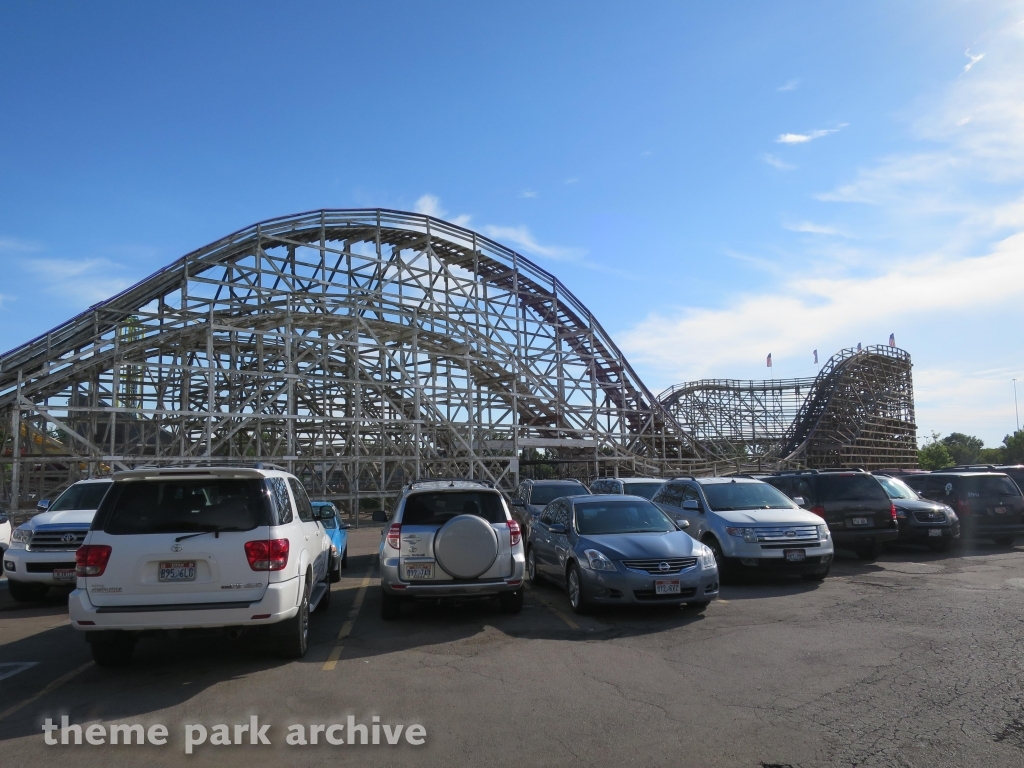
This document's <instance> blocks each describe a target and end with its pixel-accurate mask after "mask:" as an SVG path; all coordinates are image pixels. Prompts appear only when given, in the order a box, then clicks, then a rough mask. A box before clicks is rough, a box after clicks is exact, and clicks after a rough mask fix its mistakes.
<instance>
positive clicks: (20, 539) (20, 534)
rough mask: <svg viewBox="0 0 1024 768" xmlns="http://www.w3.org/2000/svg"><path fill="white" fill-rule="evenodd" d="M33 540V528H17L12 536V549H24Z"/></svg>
mask: <svg viewBox="0 0 1024 768" xmlns="http://www.w3.org/2000/svg"><path fill="white" fill-rule="evenodd" d="M31 540H32V529H31V528H15V529H14V532H13V533H12V534H11V549H24V548H25V547H26V546H27V545H28V543H29V541H31Z"/></svg>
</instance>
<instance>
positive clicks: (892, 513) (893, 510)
mask: <svg viewBox="0 0 1024 768" xmlns="http://www.w3.org/2000/svg"><path fill="white" fill-rule="evenodd" d="M889 517H891V518H892V521H893V522H894V523H895V522H896V505H895V504H893V503H892V502H891V501H890V502H889Z"/></svg>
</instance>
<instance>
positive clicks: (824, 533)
mask: <svg viewBox="0 0 1024 768" xmlns="http://www.w3.org/2000/svg"><path fill="white" fill-rule="evenodd" d="M818 538H819V539H821V540H822V541H828V526H827V525H819V526H818Z"/></svg>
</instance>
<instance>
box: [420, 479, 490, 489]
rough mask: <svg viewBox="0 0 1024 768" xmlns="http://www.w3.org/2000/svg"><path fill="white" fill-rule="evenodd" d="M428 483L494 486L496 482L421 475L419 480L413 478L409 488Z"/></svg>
mask: <svg viewBox="0 0 1024 768" xmlns="http://www.w3.org/2000/svg"><path fill="white" fill-rule="evenodd" d="M427 483H451V484H452V485H455V484H456V483H474V484H476V485H482V486H484V487H485V488H493V487H494V483H492V482H491V481H490V480H479V479H477V478H475V477H421V478H419V479H418V480H413V481H412V482H411V483H409V485H408V486H407V487H408V488H415V487H416V486H417V485H426V484H427Z"/></svg>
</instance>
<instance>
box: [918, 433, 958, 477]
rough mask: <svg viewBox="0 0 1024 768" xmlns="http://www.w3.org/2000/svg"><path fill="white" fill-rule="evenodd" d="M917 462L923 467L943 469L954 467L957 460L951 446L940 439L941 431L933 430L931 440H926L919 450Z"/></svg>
mask: <svg viewBox="0 0 1024 768" xmlns="http://www.w3.org/2000/svg"><path fill="white" fill-rule="evenodd" d="M917 463H918V464H919V465H920V467H921V469H942V468H943V467H952V466H953V465H954V464H955V463H956V462H954V461H953V456H952V454H950V452H949V448H947V447H946V445H945V443H943V442H942V441H941V440H940V439H939V433H938V432H932V438H931V440H926V441H925V444H924V445H923V446H921V447H920V448H919V449H918V451H917Z"/></svg>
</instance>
